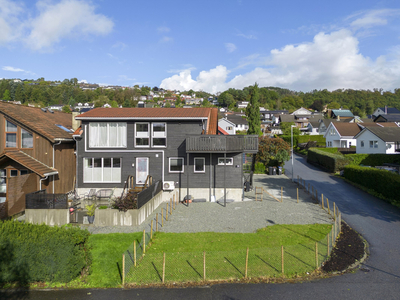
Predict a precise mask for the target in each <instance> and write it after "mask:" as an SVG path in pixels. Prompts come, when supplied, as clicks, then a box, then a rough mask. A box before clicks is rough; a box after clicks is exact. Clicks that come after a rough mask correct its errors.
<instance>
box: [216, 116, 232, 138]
mask: <svg viewBox="0 0 400 300" xmlns="http://www.w3.org/2000/svg"><path fill="white" fill-rule="evenodd" d="M218 126H219V127H221V128H222V129H223V130H224V131H226V132H227V133H228V134H230V135H232V134H236V124H235V123H233V122H231V121H229V120H228V119H227V118H222V119H219V120H218Z"/></svg>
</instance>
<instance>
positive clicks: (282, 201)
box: [281, 186, 283, 202]
mask: <svg viewBox="0 0 400 300" xmlns="http://www.w3.org/2000/svg"><path fill="white" fill-rule="evenodd" d="M281 202H283V186H281Z"/></svg>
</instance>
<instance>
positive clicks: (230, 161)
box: [218, 157, 233, 166]
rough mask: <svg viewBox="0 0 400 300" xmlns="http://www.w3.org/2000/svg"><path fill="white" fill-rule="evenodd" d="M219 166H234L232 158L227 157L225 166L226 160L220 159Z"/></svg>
mask: <svg viewBox="0 0 400 300" xmlns="http://www.w3.org/2000/svg"><path fill="white" fill-rule="evenodd" d="M218 165H220V166H223V165H227V166H232V165H233V158H232V157H227V158H226V159H225V164H224V158H223V157H219V158H218Z"/></svg>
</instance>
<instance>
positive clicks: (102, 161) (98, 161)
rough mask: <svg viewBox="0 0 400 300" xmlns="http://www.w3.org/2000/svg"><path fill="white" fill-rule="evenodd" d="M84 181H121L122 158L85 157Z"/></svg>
mask: <svg viewBox="0 0 400 300" xmlns="http://www.w3.org/2000/svg"><path fill="white" fill-rule="evenodd" d="M83 163H84V165H83V182H118V183H120V182H121V158H92V157H90V158H84V159H83Z"/></svg>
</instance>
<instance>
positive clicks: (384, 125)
mask: <svg viewBox="0 0 400 300" xmlns="http://www.w3.org/2000/svg"><path fill="white" fill-rule="evenodd" d="M375 124H377V125H379V126H381V127H399V125H397V124H396V123H395V122H382V123H375Z"/></svg>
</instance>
